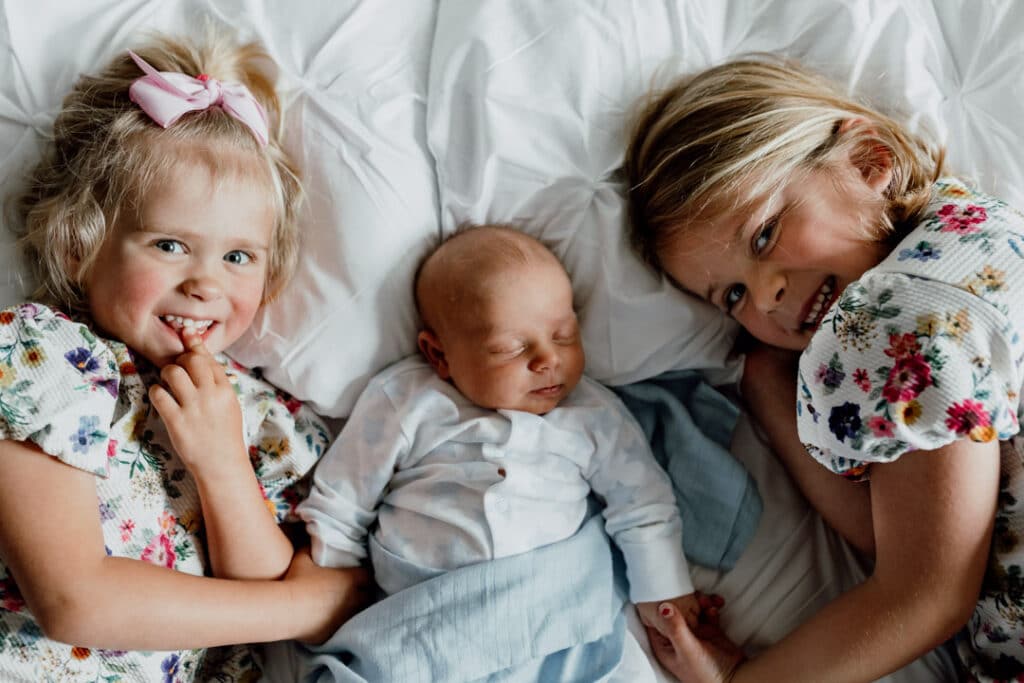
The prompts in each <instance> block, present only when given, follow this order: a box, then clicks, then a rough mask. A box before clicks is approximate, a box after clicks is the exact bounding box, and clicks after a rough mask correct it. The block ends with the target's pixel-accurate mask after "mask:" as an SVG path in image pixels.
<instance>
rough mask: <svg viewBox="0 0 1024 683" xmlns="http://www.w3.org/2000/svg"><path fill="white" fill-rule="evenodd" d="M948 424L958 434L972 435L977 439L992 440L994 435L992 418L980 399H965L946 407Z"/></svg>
mask: <svg viewBox="0 0 1024 683" xmlns="http://www.w3.org/2000/svg"><path fill="white" fill-rule="evenodd" d="M946 415H948V416H949V417H947V418H946V426H947V427H949V428H950V429H952V430H953V431H954V432H956V434H957V436H964V435H970V437H971V438H972V439H974V440H975V441H991V440H992V438H993V437H994V430H993V429H992V418H991V417H989V414H988V411H987V410H985V405H984V404H983V403H981V402H980V401H974V400H972V399H969V398H967V399H964V400H963V401H961V402H960V403H954V404H953V405H951V406H950V407H949V408H946Z"/></svg>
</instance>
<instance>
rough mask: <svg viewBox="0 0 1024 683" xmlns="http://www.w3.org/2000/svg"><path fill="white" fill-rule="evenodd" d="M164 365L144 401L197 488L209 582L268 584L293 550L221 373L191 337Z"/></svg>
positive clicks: (235, 400)
mask: <svg viewBox="0 0 1024 683" xmlns="http://www.w3.org/2000/svg"><path fill="white" fill-rule="evenodd" d="M186 343H187V344H190V348H189V351H187V352H185V353H184V354H182V355H181V356H179V357H178V358H177V361H176V363H173V364H169V365H166V366H164V368H163V369H162V370H161V372H160V378H161V379H162V380H163V382H164V384H166V388H164V387H162V386H158V385H155V386H153V387H151V388H150V391H149V398H150V401H151V402H152V404H153V407H154V408H156V410H157V412H159V413H160V417H161V418H162V419H163V421H164V424H165V425H166V426H167V432H168V434H169V435H170V437H171V443H172V444H173V445H174V449H175V450H176V451H177V453H178V456H179V457H180V458H181V459H182V461H183V462H184V463H185V465H186V466H187V467H188V469H189V472H190V473H191V474H192V477H193V479H195V481H196V487H197V489H198V491H199V499H200V501H201V503H202V510H203V523H204V525H205V528H206V542H207V547H208V551H209V556H210V564H211V566H212V568H213V572H214V574H215V575H216V576H218V577H221V578H229V579H274V578H278V577H280V576H281V575H283V574H284V572H285V571H286V570H287V569H288V565H289V563H290V562H291V559H292V546H291V543H290V542H289V541H288V538H287V537H286V536H285V534H284V532H283V531H282V530H281V529H280V527H278V525H277V519H276V518H275V517H274V515H273V514H271V512H270V511H269V509H268V508H267V505H266V502H265V500H264V498H263V494H262V493H261V492H260V487H259V483H258V482H257V480H256V474H255V472H254V471H253V468H252V464H251V463H250V461H249V454H248V452H247V449H246V446H245V439H244V436H243V431H242V411H241V407H240V406H239V403H238V397H237V396H236V395H235V391H234V388H233V387H232V385H231V381H230V380H229V379H228V376H227V374H226V373H225V372H224V368H223V367H222V366H221V365H220V363H218V362H217V360H216V359H215V358H214V357H213V356H212V355H210V352H209V351H207V349H206V347H205V346H204V345H203V343H202V342H201V341H200V340H198V338H190V340H189V341H187V342H186Z"/></svg>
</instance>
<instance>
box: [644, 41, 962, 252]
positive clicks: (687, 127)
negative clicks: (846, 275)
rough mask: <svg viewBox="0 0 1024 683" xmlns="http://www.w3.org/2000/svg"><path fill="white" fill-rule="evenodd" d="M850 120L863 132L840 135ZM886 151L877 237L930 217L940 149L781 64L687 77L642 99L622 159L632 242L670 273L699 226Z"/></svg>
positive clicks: (852, 129) (769, 58)
mask: <svg viewBox="0 0 1024 683" xmlns="http://www.w3.org/2000/svg"><path fill="white" fill-rule="evenodd" d="M852 119H861V120H863V122H864V124H865V125H854V126H848V127H842V123H843V122H844V121H849V120H852ZM880 145H881V146H883V147H884V148H885V149H887V150H888V151H889V153H890V155H891V161H892V171H893V175H892V181H891V183H890V184H889V186H888V188H887V189H886V191H885V193H884V195H885V208H884V211H883V214H884V215H883V217H882V224H881V225H879V226H877V227H878V228H879V229H880V230H881V234H874V235H871V236H870V237H871V238H872V239H881V238H883V237H887V236H892V235H894V233H899V232H900V231H901V230H902V229H903V228H904V226H907V225H910V224H911V223H912V222H913V220H914V218H915V217H916V216H917V215H918V214H919V213H920V212H921V211H922V210H923V209H924V207H925V205H926V204H927V202H928V200H929V197H930V192H931V185H932V183H933V182H934V181H935V180H936V179H937V178H938V176H939V174H940V173H941V172H942V163H943V150H942V149H941V148H938V147H936V146H933V145H931V144H929V143H928V142H927V141H925V140H924V139H923V138H921V137H919V136H917V135H914V134H911V133H910V132H909V131H908V130H906V129H905V128H904V127H903V126H902V125H901V124H899V123H897V122H896V121H895V120H894V119H892V118H890V117H888V116H886V115H884V114H882V113H880V112H878V111H876V110H875V109H873V108H871V107H868V106H865V105H862V104H859V103H858V102H856V101H854V100H853V98H851V97H849V96H848V95H846V94H844V93H843V92H842V91H841V90H840V89H839V87H838V86H837V85H836V84H835V83H832V82H831V81H829V80H827V79H826V78H824V77H822V76H820V75H818V74H815V73H813V72H811V71H809V70H807V69H806V68H804V67H802V66H800V65H798V64H796V63H794V62H792V61H787V60H785V59H783V58H781V57H777V56H773V55H754V56H751V57H749V58H744V59H740V60H737V61H732V62H728V63H725V64H722V65H720V66H716V67H713V68H711V69H708V70H706V71H704V72H701V73H699V74H697V75H696V76H693V77H684V78H682V79H680V80H678V81H676V82H675V83H674V84H673V85H671V86H670V87H669V88H668V89H666V90H664V91H661V92H654V93H652V94H651V95H650V97H649V98H647V99H646V100H645V101H644V102H642V103H641V108H640V110H639V112H638V114H637V116H636V118H635V121H634V124H633V129H632V132H631V135H630V142H629V147H628V149H627V151H626V158H625V162H624V170H625V173H626V177H627V183H628V200H629V213H630V228H629V232H630V241H631V242H632V245H633V247H634V248H635V249H636V250H637V252H638V253H639V254H640V255H641V257H642V258H643V259H644V260H645V261H647V262H648V263H649V264H650V265H651V266H653V267H654V268H655V269H657V270H659V271H660V270H662V267H661V262H660V259H659V257H658V252H659V250H660V249H661V248H663V247H664V246H666V245H667V244H669V243H671V242H672V241H673V240H674V238H675V237H676V236H677V235H678V234H680V231H684V230H686V229H687V227H688V225H689V224H690V223H691V222H692V221H694V220H696V219H701V218H702V219H710V218H715V217H717V216H719V215H722V214H723V213H725V212H728V211H731V210H735V209H737V208H739V207H742V206H744V205H746V204H747V203H748V202H753V201H755V200H757V199H763V198H768V197H770V196H772V194H773V193H775V192H778V191H780V190H781V189H782V188H783V187H785V185H786V184H787V183H789V182H791V181H794V180H797V179H798V178H799V174H801V173H806V172H809V171H812V170H828V169H829V168H830V167H832V165H833V164H835V163H836V161H837V160H838V159H840V158H842V155H844V154H846V155H849V154H854V153H857V150H865V149H868V150H870V149H873V148H877V147H878V146H880ZM862 160H867V163H870V161H871V159H869V158H868V157H867V156H864V157H862ZM870 227H875V226H870Z"/></svg>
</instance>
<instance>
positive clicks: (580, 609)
mask: <svg viewBox="0 0 1024 683" xmlns="http://www.w3.org/2000/svg"><path fill="white" fill-rule="evenodd" d="M603 527H604V520H603V518H602V517H601V515H600V514H596V515H592V516H591V517H590V519H589V520H588V521H587V522H585V523H584V525H583V526H582V527H581V528H580V530H579V531H578V532H577V533H576V534H575V535H574V536H572V537H570V538H568V539H566V540H564V541H560V542H558V543H554V544H551V545H548V546H544V547H542V548H539V549H537V550H534V551H531V552H528V553H521V554H519V555H514V556H512V557H506V558H501V559H498V560H491V561H488V562H481V563H479V564H475V565H470V566H467V567H462V568H460V569H455V570H452V571H448V572H444V573H440V574H438V573H437V572H436V571H434V570H420V569H417V568H416V567H413V566H411V565H409V563H407V562H405V561H403V560H399V559H398V558H396V557H395V556H393V555H390V554H389V553H387V551H384V550H383V549H382V548H380V546H379V545H377V546H375V545H371V552H372V555H373V561H374V567H375V570H376V571H385V572H401V573H405V574H407V575H408V574H417V573H419V574H420V575H421V577H422V578H423V579H424V580H423V581H422V582H420V583H417V584H416V585H413V586H412V587H411V588H408V589H406V590H403V591H399V592H398V593H395V594H394V595H390V596H388V597H387V598H385V599H384V600H382V601H381V602H378V603H377V604H375V605H373V606H372V607H370V608H368V609H366V610H364V611H362V612H360V613H359V614H357V615H356V616H354V617H353V618H352V619H350V620H349V621H348V622H346V623H345V624H344V625H343V626H342V627H341V628H340V629H338V631H337V632H336V633H335V634H334V636H333V637H332V638H331V639H330V640H329V641H327V642H326V643H324V644H323V645H321V646H317V647H306V646H303V645H299V644H296V643H290V642H281V643H272V644H270V645H268V646H266V647H265V648H264V656H263V657H262V660H263V662H262V664H263V669H264V677H265V678H264V680H267V681H271V682H273V683H286V682H287V683H294V682H295V681H303V682H304V683H327V682H328V681H337V682H339V683H364V682H370V683H378V682H385V681H386V682H389V683H390V682H395V683H398V682H401V683H438V682H441V681H443V682H445V683H449V682H451V683H457V682H459V681H489V682H492V681H493V682H497V681H501V682H503V683H505V682H509V683H511V682H523V683H526V682H528V681H600V680H602V679H604V678H605V677H606V676H607V675H608V674H609V673H610V672H612V671H613V670H614V669H615V668H616V667H617V666H618V664H619V662H620V661H621V659H622V654H623V643H624V640H625V628H626V627H625V619H624V616H623V613H622V606H623V604H624V602H625V599H626V590H625V586H624V581H623V580H621V579H619V580H617V579H616V577H617V576H618V577H622V576H624V574H625V572H624V570H623V569H622V567H621V566H617V565H621V564H622V563H621V556H620V555H619V554H618V552H617V551H614V550H613V549H612V548H611V546H610V540H609V539H608V537H607V535H606V534H605V532H604V528H603ZM409 578H412V577H411V576H410V577H409Z"/></svg>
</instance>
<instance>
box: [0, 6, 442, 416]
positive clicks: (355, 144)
mask: <svg viewBox="0 0 1024 683" xmlns="http://www.w3.org/2000/svg"><path fill="white" fill-rule="evenodd" d="M435 12H436V8H435V6H434V5H433V3H429V2H419V1H409V2H405V3H403V4H402V6H401V7H397V6H396V5H394V4H392V3H380V2H374V1H373V0H335V1H332V2H327V3H306V2H297V3H283V2H277V1H276V0H249V1H245V0H183V1H181V2H174V3H143V4H140V5H134V4H133V5H129V6H127V7H126V6H123V5H122V4H120V3H110V2H108V3H67V2H58V1H53V2H37V1H32V2H7V3H3V4H2V5H0V71H2V73H3V74H4V77H3V79H0V148H2V149H4V150H5V154H4V157H3V159H2V161H0V188H2V190H3V194H4V195H5V196H6V195H8V194H9V193H11V192H12V191H14V189H15V188H16V187H17V186H18V184H19V183H20V182H21V178H22V177H23V175H24V173H25V172H26V171H27V169H28V168H29V167H30V166H31V164H33V163H34V162H35V161H36V160H38V156H39V150H40V145H41V140H42V137H43V136H44V135H47V134H48V133H49V130H50V127H51V124H52V121H53V117H54V116H55V115H56V113H57V111H58V109H59V106H60V102H61V100H62V99H63V97H64V95H65V94H66V93H67V91H68V89H69V88H70V87H71V85H72V83H73V82H74V80H75V79H76V78H77V77H78V75H79V74H80V73H82V72H85V71H95V70H97V69H99V68H100V67H101V66H103V65H104V64H105V63H106V61H107V60H109V59H110V58H111V57H112V56H113V55H114V54H116V53H117V52H118V51H120V50H123V49H125V48H127V47H129V46H131V45H132V44H134V43H135V42H136V41H138V40H142V39H144V37H145V35H144V34H145V32H147V31H152V30H159V31H162V32H166V33H172V34H177V33H179V32H182V31H189V30H192V31H195V30H199V29H200V28H201V26H202V23H203V21H204V20H205V19H206V18H212V20H213V21H214V23H219V24H224V25H227V26H231V27H234V28H235V30H236V31H237V33H238V34H239V37H240V38H242V39H250V38H255V39H258V40H260V41H261V42H263V44H264V45H265V46H266V48H267V49H268V51H269V52H270V54H271V56H272V57H273V58H274V59H275V61H276V62H277V63H278V66H279V68H280V83H279V87H280V89H281V90H282V94H283V99H284V100H285V102H286V103H288V105H289V107H290V108H289V111H288V118H287V123H286V126H287V136H286V146H287V147H288V149H289V151H290V152H292V153H293V154H294V156H295V158H296V160H297V161H298V163H299V165H300V167H301V170H302V173H303V176H304V178H305V182H306V187H307V190H308V193H309V202H308V204H307V206H306V210H305V214H304V216H303V219H302V225H301V227H302V237H303V247H302V248H303V253H302V259H301V265H300V267H299V270H298V272H297V274H296V277H295V278H294V280H293V281H292V283H291V285H290V286H289V287H288V289H287V290H286V291H285V292H284V293H283V294H282V296H281V297H280V298H279V299H278V301H276V302H274V303H273V304H271V305H270V306H269V307H267V308H265V309H264V311H263V312H262V313H261V315H260V316H258V318H257V320H256V323H255V324H254V325H253V327H252V328H251V329H250V331H249V332H248V333H247V334H246V335H245V336H244V337H243V338H242V339H241V340H239V342H238V343H236V345H235V346H234V347H233V348H232V349H231V353H232V355H234V356H235V357H236V358H237V359H238V360H239V361H240V362H242V363H245V364H247V365H252V366H262V367H263V368H264V373H265V375H266V376H267V378H268V379H269V380H270V381H272V382H275V383H276V384H278V385H279V386H280V387H282V388H283V389H286V390H288V391H290V392H292V393H293V394H295V395H296V396H298V397H299V398H302V399H305V400H308V401H309V402H310V403H311V404H312V405H313V407H314V408H315V409H316V410H318V411H319V412H321V413H322V414H324V415H327V416H332V417H338V416H342V415H346V414H347V413H348V412H349V410H350V409H351V406H352V403H353V402H354V401H355V398H356V397H357V396H358V394H359V392H360V391H361V390H362V388H363V386H364V385H365V383H366V381H367V379H368V378H369V377H370V376H371V375H372V374H373V373H374V372H376V371H377V370H379V369H380V368H381V367H383V366H384V365H387V364H388V363H390V362H392V361H394V360H397V359H398V358H400V357H402V356H404V355H407V354H409V353H412V352H414V350H415V333H416V326H417V321H416V315H415V311H414V306H413V301H412V293H411V286H412V285H411V278H412V271H413V268H414V265H415V262H416V261H417V259H418V258H419V254H420V253H422V252H423V251H424V250H425V248H426V247H427V246H428V245H429V244H431V243H432V242H433V241H434V240H435V239H436V237H437V236H438V227H437V223H438V220H437V216H438V204H437V199H436V182H435V177H434V169H433V161H432V159H431V158H430V155H429V154H428V153H427V151H426V140H425V126H424V118H425V111H426V81H427V65H428V63H429V54H430V44H431V40H432V37H433V30H434V19H435ZM2 232H3V234H2V236H0V305H7V304H10V303H13V302H16V301H20V300H22V299H23V298H24V297H25V295H26V292H27V291H29V289H30V287H29V284H30V283H28V282H25V281H24V279H23V278H22V275H23V274H24V273H25V272H27V269H26V268H24V265H23V264H21V263H20V262H18V261H17V258H16V254H15V251H14V248H13V244H12V238H11V236H10V233H9V232H8V231H2Z"/></svg>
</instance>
